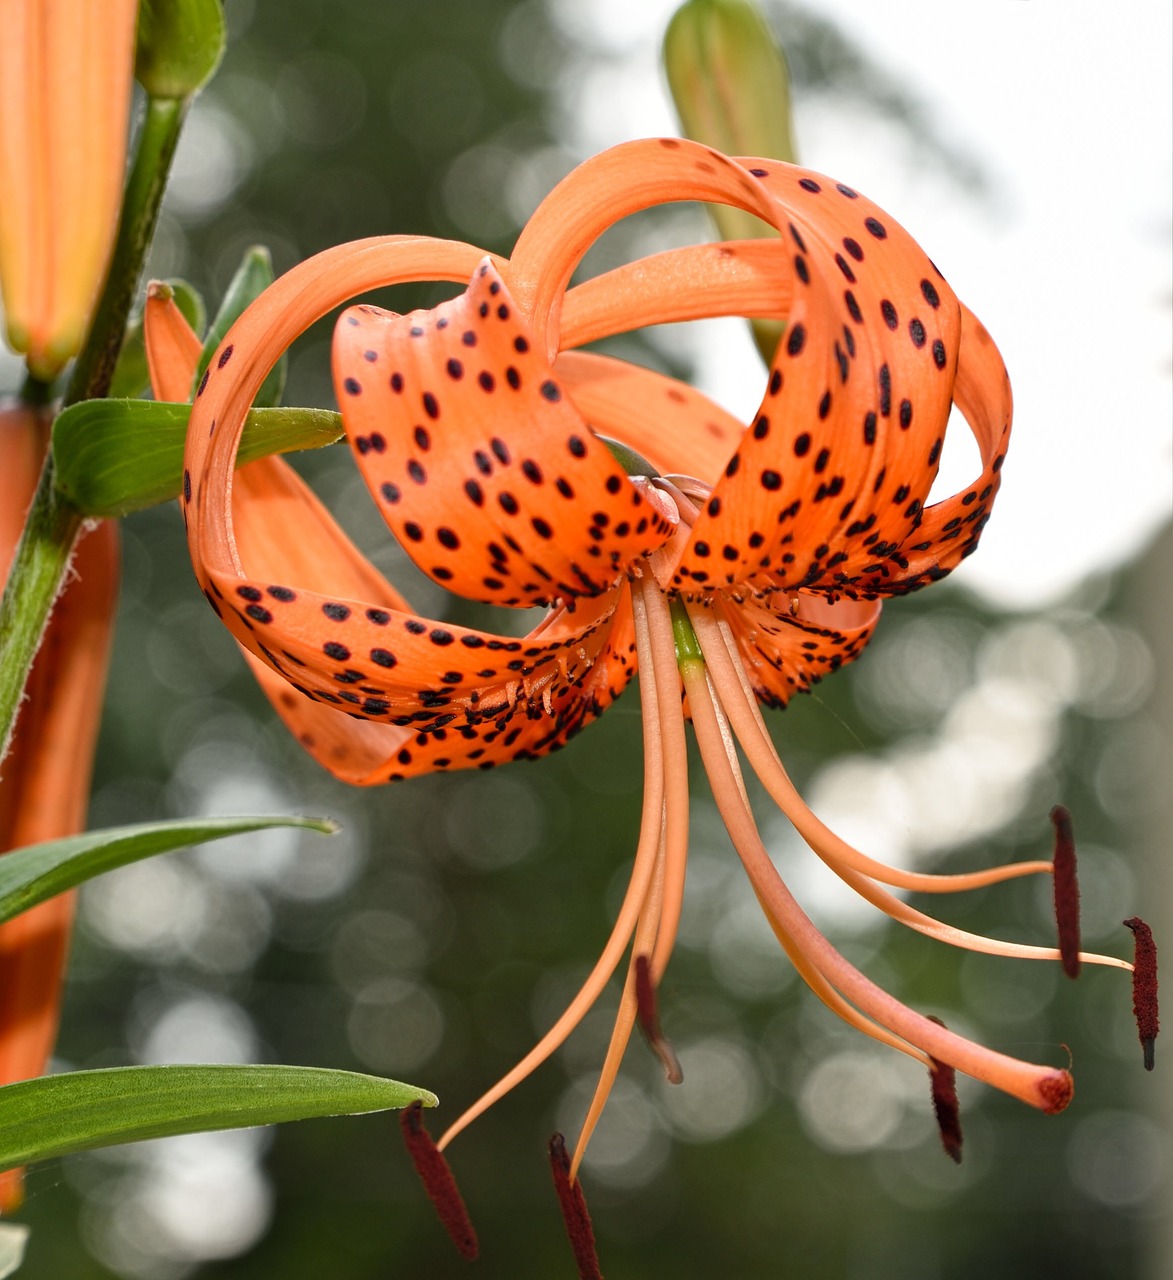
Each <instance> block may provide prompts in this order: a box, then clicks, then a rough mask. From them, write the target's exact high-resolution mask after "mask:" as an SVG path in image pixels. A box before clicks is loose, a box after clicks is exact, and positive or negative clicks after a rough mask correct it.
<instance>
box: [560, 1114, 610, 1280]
mask: <svg viewBox="0 0 1173 1280" xmlns="http://www.w3.org/2000/svg"><path fill="white" fill-rule="evenodd" d="M550 1172H551V1173H552V1174H553V1175H554V1190H555V1191H557V1192H558V1204H559V1205H560V1206H561V1208H562V1221H563V1222H565V1223H566V1234H567V1235H568V1236H569V1237H570V1247H571V1248H572V1249H573V1250H574V1261H575V1262H576V1263H577V1264H578V1276H579V1280H603V1273H602V1272H601V1271H600V1270H599V1255H598V1253H597V1252H596V1251H595V1232H594V1228H593V1227H592V1226H591V1215H590V1213H589V1212H588V1211H587V1205H586V1196H584V1195H583V1193H582V1183H581V1182H580V1181H579V1180H578V1179H577V1178H575V1179H574V1180H573V1181H572V1180H571V1177H570V1155H569V1153H568V1152H567V1150H566V1139H565V1138H564V1137H563V1136H562V1135H561V1134H560V1133H556V1134H554V1136H553V1137H552V1138H551V1139H550Z"/></svg>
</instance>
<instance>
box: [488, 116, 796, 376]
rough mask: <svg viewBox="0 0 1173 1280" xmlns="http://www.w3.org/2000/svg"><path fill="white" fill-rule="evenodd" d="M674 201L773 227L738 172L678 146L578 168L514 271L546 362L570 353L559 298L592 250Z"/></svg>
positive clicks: (760, 193)
mask: <svg viewBox="0 0 1173 1280" xmlns="http://www.w3.org/2000/svg"><path fill="white" fill-rule="evenodd" d="M677 200H712V201H715V202H716V203H718V204H731V205H735V206H736V207H738V208H741V209H745V210H747V211H748V212H749V213H753V214H756V215H757V216H758V217H759V218H761V219H763V221H766V222H771V223H772V222H773V216H774V213H775V206H774V204H773V202H772V201H771V199H770V198H769V196H768V195H767V194H766V192H765V191H764V190H763V188H762V187H761V185H760V184H759V183H758V182H756V181H755V180H754V179H753V178H752V177H750V176H749V174H747V173H746V171H745V169H744V168H742V166H741V165H739V164H737V163H736V162H735V161H733V160H731V159H730V158H729V157H728V156H723V155H722V154H721V153H720V152H719V151H714V150H713V149H712V148H711V147H703V146H701V145H699V144H698V143H695V142H687V141H684V140H683V139H680V138H650V139H644V140H641V141H638V142H626V143H622V144H621V145H620V146H617V147H611V148H609V149H608V150H607V151H603V152H601V153H600V154H599V155H596V156H593V157H591V159H589V160H587V161H585V162H584V163H583V164H580V165H579V166H578V168H577V169H575V170H573V172H571V173H569V174H568V175H567V176H566V177H565V178H563V179H562V181H561V182H560V183H559V184H558V185H557V186H556V187H555V188H554V190H553V191H551V192H550V194H549V195H548V196H546V198H545V199H544V200H543V201H542V202H541V204H540V205H538V207H537V209H535V210H534V212H533V215H532V216H531V217H530V220H529V222H527V223H526V225H525V228H524V229H523V231H522V233H521V235H520V236H519V237H518V239H517V244H516V245H515V246H514V250H513V255H512V257H511V258H510V260H509V264H510V280H511V287H512V289H513V293H514V297H515V299H516V300H517V303H518V305H519V306H520V307H521V308H522V310H524V311H525V313H526V315H527V316H529V319H530V324H531V325H532V326H533V329H534V333H535V335H536V336H537V338H538V340H539V341H544V343H545V345H546V353H547V355H549V356H551V357H553V354H554V352H555V351H557V350H558V348H559V347H560V346H566V345H568V344H567V343H566V342H565V341H562V340H561V339H560V337H559V325H560V313H561V307H562V297H563V294H564V292H565V290H566V286H567V284H568V282H569V280H570V277H571V275H572V274H573V272H574V269H575V267H576V266H577V265H578V263H579V262H580V261H581V259H582V257H583V255H584V254H585V253H586V251H587V249H588V248H590V246H591V244H592V243H593V242H594V241H595V240H596V239H598V237H599V236H600V235H602V233H603V232H604V231H605V230H606V229H607V228H608V227H609V226H611V225H612V224H613V223H615V222H618V221H619V220H620V219H621V218H624V217H626V216H627V215H628V214H631V213H636V212H637V211H639V210H640V209H647V208H650V207H651V206H653V205H659V204H668V203H670V202H672V201H677ZM781 287H784V286H781ZM718 314H726V313H725V312H718Z"/></svg>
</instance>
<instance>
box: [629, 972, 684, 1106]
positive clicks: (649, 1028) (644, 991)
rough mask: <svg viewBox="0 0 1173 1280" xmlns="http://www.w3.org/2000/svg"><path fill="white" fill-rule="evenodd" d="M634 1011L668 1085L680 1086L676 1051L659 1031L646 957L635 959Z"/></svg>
mask: <svg viewBox="0 0 1173 1280" xmlns="http://www.w3.org/2000/svg"><path fill="white" fill-rule="evenodd" d="M635 1011H636V1017H638V1018H639V1025H640V1030H642V1031H643V1033H644V1038H645V1039H646V1040H647V1042H648V1044H649V1046H650V1047H651V1050H652V1052H653V1053H654V1054H655V1055H656V1057H657V1058H659V1059H660V1062H661V1063H662V1064H663V1067H664V1074H665V1075H666V1076H667V1077H668V1083H669V1084H680V1082H681V1081H682V1080H683V1079H684V1072H683V1071H682V1070H681V1069H680V1059H679V1058H677V1056H676V1050H675V1049H673V1048H672V1045H671V1043H670V1042H669V1040H668V1038H667V1037H666V1036H665V1035H664V1033H663V1032H662V1031H661V1030H660V1013H659V1010H658V1008H657V1007H656V989H655V987H654V986H652V968H651V964H650V962H649V961H648V958H647V956H636V958H635Z"/></svg>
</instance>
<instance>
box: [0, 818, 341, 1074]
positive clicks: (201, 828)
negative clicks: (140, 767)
mask: <svg viewBox="0 0 1173 1280" xmlns="http://www.w3.org/2000/svg"><path fill="white" fill-rule="evenodd" d="M270 827H304V828H306V829H307V830H310V831H320V832H321V833H322V834H323V835H330V834H332V833H333V832H335V831H337V830H338V826H337V824H336V823H334V822H331V821H330V820H329V819H326V818H299V817H284V816H271V815H264V816H258V817H253V816H248V817H235V818H199V819H190V818H185V819H180V820H178V821H174V822H151V823H142V824H139V825H135V826H128V827H108V828H106V829H105V830H104V831H87V832H85V833H83V834H82V835H79V836H68V837H66V838H65V839H63V840H46V841H45V842H44V843H43V844H34V845H28V846H26V847H25V848H23V849H14V850H13V851H12V852H11V853H6V854H5V855H4V857H3V858H0V921H3V920H9V919H11V918H12V917H13V916H16V915H19V914H20V913H21V912H22V911H27V910H28V909H29V908H30V907H34V906H36V904H37V903H38V902H44V901H45V899H46V898H52V897H54V896H55V895H56V894H59V893H64V892H65V890H67V889H72V888H74V886H75V885H79V884H81V883H82V882H83V881H85V880H90V879H92V878H93V877H94V876H98V875H101V874H102V873H103V872H106V871H113V870H114V869H115V868H116V867H123V866H126V864H127V863H129V862H138V861H140V860H141V859H143V858H149V857H151V856H153V855H154V854H156V853H170V852H172V850H175V849H182V848H184V847H185V846H187V845H189V844H201V843H203V842H204V841H205V840H222V839H223V838H224V837H225V836H234V835H240V834H241V833H243V832H247V831H264V830H267V829H268V828H270ZM0 1094H2V1091H0Z"/></svg>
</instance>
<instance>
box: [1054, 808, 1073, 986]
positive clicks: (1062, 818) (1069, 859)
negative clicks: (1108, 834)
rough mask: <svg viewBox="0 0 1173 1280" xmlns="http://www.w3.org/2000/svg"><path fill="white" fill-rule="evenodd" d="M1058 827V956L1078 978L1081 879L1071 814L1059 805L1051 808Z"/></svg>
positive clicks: (1068, 970)
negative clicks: (1078, 873) (1076, 857)
mask: <svg viewBox="0 0 1173 1280" xmlns="http://www.w3.org/2000/svg"><path fill="white" fill-rule="evenodd" d="M1051 823H1052V825H1053V826H1054V828H1055V854H1054V892H1055V924H1056V927H1057V929H1058V933H1059V956H1060V959H1061V961H1062V963H1063V972H1064V973H1065V974H1066V975H1067V976H1068V977H1069V978H1078V977H1079V881H1078V879H1077V878H1076V872H1075V837H1074V835H1073V834H1072V830H1071V814H1070V813H1068V811H1067V810H1066V809H1065V808H1064V807H1063V806H1062V805H1061V804H1057V805H1056V806H1055V807H1054V808H1053V809H1052V810H1051Z"/></svg>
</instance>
